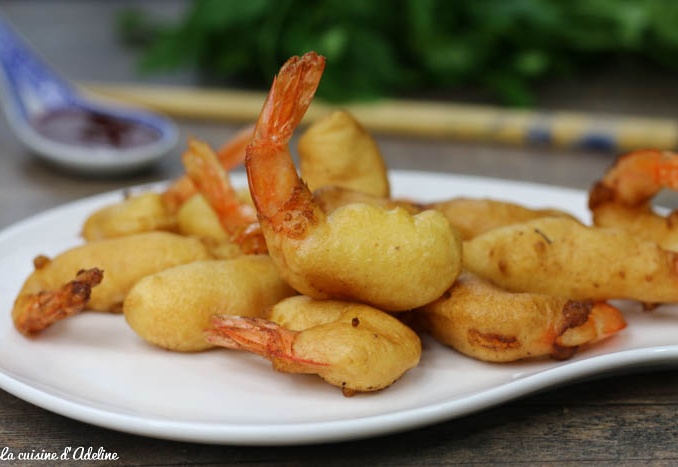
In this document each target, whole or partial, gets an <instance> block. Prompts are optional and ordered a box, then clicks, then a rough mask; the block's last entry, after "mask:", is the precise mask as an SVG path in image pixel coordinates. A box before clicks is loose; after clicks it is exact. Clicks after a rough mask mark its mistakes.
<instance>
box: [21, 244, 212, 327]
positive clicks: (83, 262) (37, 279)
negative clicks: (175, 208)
mask: <svg viewBox="0 0 678 467" xmlns="http://www.w3.org/2000/svg"><path fill="white" fill-rule="evenodd" d="M210 257H211V255H210V253H209V252H208V249H207V248H206V247H205V245H204V244H203V243H202V242H201V241H200V240H198V239H195V238H190V237H184V236H181V235H178V234H173V233H169V232H147V233H141V234H135V235H127V236H124V237H116V238H110V239H104V240H97V241H92V242H87V243H85V244H83V245H79V246H76V247H73V248H71V249H69V250H66V251H64V252H63V253H60V254H59V255H57V256H55V257H54V258H52V259H50V258H46V257H41V260H40V261H36V262H35V264H36V269H35V270H34V271H33V273H32V274H31V275H30V276H29V277H28V278H27V279H26V281H25V282H24V284H23V287H22V288H21V291H20V292H19V295H18V298H17V300H16V302H15V305H14V310H13V311H12V313H13V314H14V313H21V312H22V311H21V310H20V308H21V304H22V303H25V296H27V295H36V294H40V293H42V292H45V291H53V290H57V289H59V288H60V287H61V286H62V285H63V284H64V283H66V282H67V281H69V280H71V279H72V278H73V277H74V276H75V275H76V274H77V272H78V271H80V270H82V269H90V268H94V267H96V268H98V269H101V270H102V271H103V272H104V277H103V279H102V280H101V283H100V284H99V285H98V286H97V287H95V288H94V289H93V290H92V295H91V297H90V299H89V303H88V305H87V307H88V309H90V310H94V311H109V312H120V311H122V310H121V306H122V302H123V300H124V299H125V296H126V295H127V293H128V292H129V290H130V289H131V288H132V286H133V285H134V284H135V283H136V282H137V281H138V280H139V279H141V278H142V277H144V276H147V275H148V274H152V273H154V272H157V271H161V270H163V269H167V268H169V267H172V266H176V265H179V264H183V263H189V262H192V261H197V260H202V259H208V258H210Z"/></svg>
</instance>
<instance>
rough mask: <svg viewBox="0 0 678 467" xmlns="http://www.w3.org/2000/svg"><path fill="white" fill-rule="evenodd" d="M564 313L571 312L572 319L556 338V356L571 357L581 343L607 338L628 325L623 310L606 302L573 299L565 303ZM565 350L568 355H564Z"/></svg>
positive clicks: (554, 355) (554, 354)
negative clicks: (575, 300) (574, 300)
mask: <svg viewBox="0 0 678 467" xmlns="http://www.w3.org/2000/svg"><path fill="white" fill-rule="evenodd" d="M582 307H583V309H582ZM575 309H577V310H579V311H581V313H580V312H578V311H576V310H575ZM572 311H574V312H572ZM564 313H565V314H566V315H567V314H569V315H570V316H569V317H570V319H569V320H566V322H567V324H566V326H565V329H564V330H563V331H562V333H561V334H560V335H559V336H558V337H557V338H556V340H555V343H554V352H553V357H555V358H560V359H563V357H564V358H569V356H570V355H569V354H570V352H572V353H574V351H576V349H577V347H579V346H580V345H584V344H588V343H593V342H597V341H599V340H602V339H605V338H606V337H608V336H611V335H612V334H615V333H617V332H619V331H621V330H622V329H624V328H625V327H626V320H625V319H624V316H623V314H622V312H621V311H620V310H619V309H617V308H615V307H614V306H612V305H610V304H608V303H605V302H572V301H571V302H568V303H567V304H566V305H565V310H564ZM582 318H583V319H582ZM563 352H565V354H568V355H562V354H563Z"/></svg>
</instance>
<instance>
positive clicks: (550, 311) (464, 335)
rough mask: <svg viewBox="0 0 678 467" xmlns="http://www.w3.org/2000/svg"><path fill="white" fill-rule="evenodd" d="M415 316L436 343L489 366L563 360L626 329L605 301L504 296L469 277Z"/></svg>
mask: <svg viewBox="0 0 678 467" xmlns="http://www.w3.org/2000/svg"><path fill="white" fill-rule="evenodd" d="M414 316H415V319H417V320H418V322H419V323H420V324H421V325H422V326H423V328H424V329H425V330H426V331H428V332H429V333H430V334H431V335H432V336H433V337H434V338H436V339H437V340H438V341H440V342H442V343H443V344H445V345H448V346H450V347H452V348H454V349H456V350H458V351H459V352H461V353H463V354H465V355H468V356H470V357H473V358H477V359H479V360H484V361H489V362H512V361H516V360H520V359H525V358H534V357H542V356H551V357H553V358H556V359H560V360H562V359H566V358H569V357H571V356H572V355H573V354H574V353H575V352H576V351H577V349H578V348H579V347H580V346H582V345H586V344H590V343H593V342H596V341H598V340H600V339H603V338H605V337H608V336H609V335H611V334H614V333H615V332H618V331H620V330H621V329H624V328H625V327H626V322H625V320H624V317H623V315H622V314H621V312H620V311H619V310H617V309H616V308H614V307H613V306H611V305H608V304H607V303H604V302H593V301H574V300H569V299H567V298H562V297H554V296H550V295H544V294H532V293H512V292H507V291H505V290H501V289H500V288H498V287H496V286H494V285H492V284H491V283H489V282H488V281H485V280H482V279H480V278H478V277H477V276H474V275H473V274H469V273H463V274H462V275H461V276H460V277H459V279H457V281H456V282H455V284H454V285H453V286H452V288H451V289H450V290H449V291H448V292H446V293H445V294H444V295H443V296H442V297H441V298H439V299H438V300H436V301H435V302H433V303H430V304H428V305H426V306H424V307H422V308H420V309H418V310H417V311H416V312H415V314H414Z"/></svg>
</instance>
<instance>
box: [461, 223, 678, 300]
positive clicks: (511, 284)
mask: <svg viewBox="0 0 678 467" xmlns="http://www.w3.org/2000/svg"><path fill="white" fill-rule="evenodd" d="M463 252H464V267H465V268H467V269H468V270H469V271H471V272H473V273H475V274H477V275H478V276H480V277H483V278H486V279H489V280H490V281H491V282H493V283H494V284H496V285H498V286H500V287H502V288H504V289H507V290H510V291H514V292H533V293H544V294H548V295H556V296H559V297H565V298H569V299H572V300H587V299H590V300H612V299H630V300H636V301H639V302H643V303H647V304H656V303H669V302H677V301H678V253H675V252H671V251H667V250H664V249H662V248H661V247H660V246H659V245H658V244H656V243H654V242H650V241H646V240H642V239H640V238H638V237H637V236H635V235H632V234H630V233H628V232H626V231H624V230H620V229H602V228H596V227H588V226H584V225H582V224H580V223H579V222H576V221H573V220H571V219H567V218H555V217H551V218H543V219H536V220H533V221H529V222H524V223H522V224H515V225H511V226H507V227H502V228H498V229H494V230H491V231H489V232H487V233H485V234H483V235H479V236H477V237H475V238H473V239H471V240H468V241H466V242H464V249H463Z"/></svg>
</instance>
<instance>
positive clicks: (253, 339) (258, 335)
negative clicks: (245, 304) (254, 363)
mask: <svg viewBox="0 0 678 467" xmlns="http://www.w3.org/2000/svg"><path fill="white" fill-rule="evenodd" d="M211 324H212V326H211V328H210V329H208V330H207V331H206V332H205V339H206V340H207V342H209V343H211V344H214V345H217V346H220V347H225V348H228V349H235V350H247V351H249V352H252V353H255V354H257V355H260V356H262V357H264V358H266V359H268V360H270V361H271V362H273V364H274V367H275V368H278V367H279V366H280V367H284V368H285V371H287V372H296V373H305V372H311V371H310V370H308V371H305V370H302V368H306V367H314V366H326V364H324V363H322V362H315V361H311V360H308V359H301V358H298V357H296V356H295V355H294V347H293V345H294V339H295V338H296V336H297V334H299V333H298V332H296V331H291V330H289V329H285V328H283V327H282V326H279V325H278V324H276V323H273V322H271V321H267V320H265V319H261V318H247V317H240V316H229V315H215V316H213V317H212V323H211ZM290 364H291V365H292V366H290Z"/></svg>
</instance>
